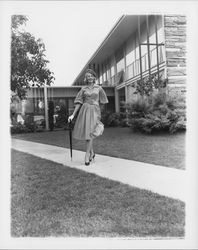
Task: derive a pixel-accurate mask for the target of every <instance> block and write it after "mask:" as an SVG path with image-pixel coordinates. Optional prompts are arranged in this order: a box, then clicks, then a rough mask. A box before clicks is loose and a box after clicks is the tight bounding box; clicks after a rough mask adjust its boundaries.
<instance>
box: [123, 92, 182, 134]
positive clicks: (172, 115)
mask: <svg viewBox="0 0 198 250" xmlns="http://www.w3.org/2000/svg"><path fill="white" fill-rule="evenodd" d="M126 107H127V110H128V117H129V125H130V126H131V127H132V129H133V130H134V131H141V132H145V133H155V132H159V131H168V132H170V133H175V132H177V131H181V130H185V129H186V116H185V103H180V102H178V99H177V98H176V97H174V96H168V95H166V94H165V93H157V94H155V95H153V96H152V97H148V98H142V99H139V100H137V101H135V102H133V103H130V104H127V105H126Z"/></svg>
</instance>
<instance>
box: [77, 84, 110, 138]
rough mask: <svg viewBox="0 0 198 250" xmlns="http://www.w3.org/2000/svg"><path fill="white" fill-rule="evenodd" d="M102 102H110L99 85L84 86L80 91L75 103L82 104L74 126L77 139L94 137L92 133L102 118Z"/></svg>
mask: <svg viewBox="0 0 198 250" xmlns="http://www.w3.org/2000/svg"><path fill="white" fill-rule="evenodd" d="M100 103H101V104H105V103H108V99H107V96H106V94H105V92H104V90H103V89H102V87H100V86H99V85H94V86H92V87H90V86H84V87H82V89H81V90H80V91H79V92H78V94H77V96H76V98H75V100H74V104H82V106H81V108H80V111H79V113H78V116H77V119H76V122H75V126H74V131H73V137H74V138H75V139H78V140H90V139H92V137H91V134H92V132H93V131H94V129H95V127H96V124H97V122H98V121H100V119H101V112H100V106H99V104H100Z"/></svg>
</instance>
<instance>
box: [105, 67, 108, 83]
mask: <svg viewBox="0 0 198 250" xmlns="http://www.w3.org/2000/svg"><path fill="white" fill-rule="evenodd" d="M105 75H106V81H107V79H108V76H107V62H106V63H105Z"/></svg>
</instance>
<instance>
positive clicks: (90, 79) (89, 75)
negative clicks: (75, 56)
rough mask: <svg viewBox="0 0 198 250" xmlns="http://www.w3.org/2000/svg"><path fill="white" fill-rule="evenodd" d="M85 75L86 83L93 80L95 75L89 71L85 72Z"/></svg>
mask: <svg viewBox="0 0 198 250" xmlns="http://www.w3.org/2000/svg"><path fill="white" fill-rule="evenodd" d="M85 77H86V79H87V82H88V83H93V82H95V76H94V75H92V74H91V73H86V75H85Z"/></svg>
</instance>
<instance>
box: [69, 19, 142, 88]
mask: <svg viewBox="0 0 198 250" xmlns="http://www.w3.org/2000/svg"><path fill="white" fill-rule="evenodd" d="M138 16H140V15H123V16H121V18H120V19H119V20H118V22H117V23H116V24H115V25H114V27H113V28H112V29H111V31H110V32H109V34H108V35H107V36H106V38H105V39H104V41H103V42H102V43H101V45H100V46H99V48H98V49H97V50H96V52H95V53H94V54H93V55H92V57H91V58H90V59H89V60H88V62H87V64H86V65H85V66H84V68H83V69H82V70H81V72H80V73H79V75H78V76H77V77H76V79H75V80H74V82H73V84H72V85H74V84H75V83H76V82H83V80H84V74H85V71H86V69H87V68H88V66H89V64H95V65H97V64H101V63H102V62H104V60H105V59H107V58H108V57H110V56H111V55H112V54H113V53H114V52H115V51H116V50H117V49H119V48H120V46H122V44H123V43H124V42H125V41H126V40H127V39H128V38H129V37H130V35H131V34H133V33H134V32H135V31H136V30H137V28H138ZM145 19H146V16H145V15H141V21H140V23H142V22H144V21H145Z"/></svg>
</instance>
